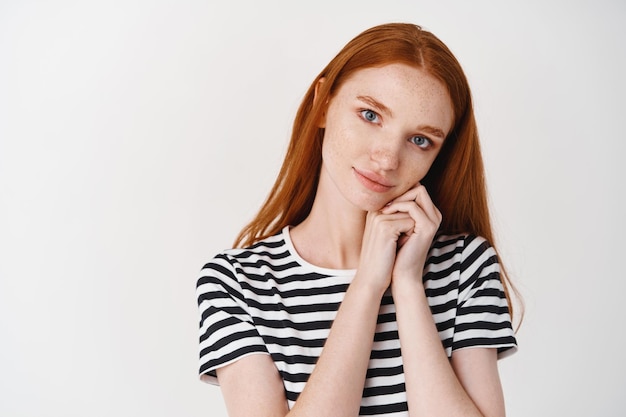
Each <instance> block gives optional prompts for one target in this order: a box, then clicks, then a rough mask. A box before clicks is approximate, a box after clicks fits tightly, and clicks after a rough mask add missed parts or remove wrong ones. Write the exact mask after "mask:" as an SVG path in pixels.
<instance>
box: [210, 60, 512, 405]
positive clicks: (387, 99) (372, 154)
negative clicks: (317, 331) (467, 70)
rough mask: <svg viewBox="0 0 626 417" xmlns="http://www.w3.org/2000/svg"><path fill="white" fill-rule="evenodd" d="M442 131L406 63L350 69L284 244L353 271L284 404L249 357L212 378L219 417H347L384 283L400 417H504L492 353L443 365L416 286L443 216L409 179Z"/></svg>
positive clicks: (441, 101)
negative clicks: (394, 341) (397, 353)
mask: <svg viewBox="0 0 626 417" xmlns="http://www.w3.org/2000/svg"><path fill="white" fill-rule="evenodd" d="M321 82H323V80H322V81H321ZM452 123H453V111H452V103H451V101H450V98H449V96H448V93H447V91H446V89H445V87H444V86H443V85H442V84H441V83H440V82H439V81H438V80H437V79H435V78H433V77H432V76H430V75H429V74H428V73H426V72H424V71H423V70H421V69H417V68H414V67H411V66H407V65H404V64H390V65H386V66H383V67H379V68H368V69H363V70H360V71H358V72H356V73H355V74H354V75H353V76H352V77H351V78H350V79H348V80H346V82H345V83H344V85H343V86H342V87H341V88H340V89H339V90H338V91H337V93H336V94H335V96H334V97H332V99H331V100H330V102H329V103H327V109H326V112H325V117H324V120H323V121H322V125H321V126H320V127H324V128H325V136H324V143H323V148H322V157H323V163H322V168H321V172H320V181H319V186H318V190H317V193H316V197H315V201H314V204H313V208H312V210H311V213H310V215H309V216H308V217H307V218H306V219H305V221H304V222H302V223H301V224H299V225H297V226H296V227H293V228H292V229H291V238H292V241H293V243H294V245H295V247H296V250H297V251H298V253H299V254H300V256H302V257H303V258H304V259H306V260H307V261H308V262H310V263H312V264H315V265H318V266H322V267H328V268H336V269H356V270H357V272H356V274H355V277H354V278H353V281H352V283H351V284H350V286H349V288H348V290H347V292H346V295H345V298H344V301H343V302H342V304H341V306H340V308H339V311H338V312H337V316H336V319H335V321H334V322H333V325H332V328H331V331H330V334H329V337H328V340H327V342H326V344H325V346H324V349H323V352H322V354H321V356H320V358H319V360H318V363H317V365H316V367H315V370H314V371H313V373H312V374H311V377H310V378H309V381H308V382H307V384H306V386H305V388H304V390H303V392H302V393H301V395H300V397H299V398H298V401H297V402H296V404H295V406H294V408H293V409H292V410H288V407H287V401H286V399H285V394H284V388H283V384H282V380H281V379H280V376H279V374H278V371H277V369H276V367H275V366H274V364H273V362H272V360H271V358H270V357H269V356H267V355H251V356H248V357H245V358H243V359H241V360H238V361H236V362H234V363H232V364H230V365H227V366H225V367H223V368H220V369H218V370H217V375H218V378H219V381H220V385H221V388H222V392H223V396H224V399H225V402H226V405H227V408H228V412H229V416H231V417H250V416H258V417H269V416H286V415H289V416H316V417H323V416H329V417H330V416H333V417H338V416H357V415H358V411H359V406H360V402H361V395H362V390H363V384H364V381H365V375H366V371H367V365H368V362H369V355H370V351H371V348H372V343H373V335H374V332H375V328H376V319H377V316H378V309H379V305H380V301H381V298H382V296H383V293H384V292H385V290H386V289H387V288H389V286H391V290H392V294H393V297H394V302H395V304H396V311H397V313H396V315H397V320H398V328H399V335H400V344H401V350H402V357H403V361H404V369H405V377H406V387H407V397H408V403H409V413H410V416H411V417H419V416H430V417H432V416H457V415H458V416H464V417H467V416H503V415H504V401H503V396H502V390H501V385H500V380H499V376H498V369H497V363H496V361H497V358H496V351H495V349H486V348H472V349H464V350H458V351H455V352H454V353H453V355H452V359H451V360H449V359H448V358H447V356H446V354H445V352H444V350H443V347H442V345H441V341H440V339H439V336H438V333H437V330H436V327H435V324H434V321H433V318H432V315H431V312H430V309H429V307H428V303H427V299H426V295H425V291H424V287H423V284H422V279H421V277H422V270H423V268H424V264H425V261H426V257H427V254H428V250H429V247H430V244H431V242H432V239H433V237H434V235H435V233H436V232H437V229H438V227H439V224H440V222H441V213H440V212H439V210H438V209H437V208H436V207H435V206H434V204H433V203H432V201H431V199H430V197H429V195H428V192H427V191H426V189H425V188H424V187H423V186H421V185H420V184H419V181H420V180H421V179H422V178H423V177H424V176H425V175H426V173H427V172H428V169H429V168H430V166H431V165H432V163H433V161H434V159H435V157H436V156H437V154H438V152H439V150H440V149H441V146H442V144H443V141H444V138H445V136H446V135H447V134H448V132H449V131H450V129H451V127H452Z"/></svg>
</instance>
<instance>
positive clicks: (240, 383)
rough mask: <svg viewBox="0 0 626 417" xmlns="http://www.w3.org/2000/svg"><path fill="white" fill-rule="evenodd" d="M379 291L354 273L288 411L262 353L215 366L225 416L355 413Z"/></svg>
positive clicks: (275, 372)
mask: <svg viewBox="0 0 626 417" xmlns="http://www.w3.org/2000/svg"><path fill="white" fill-rule="evenodd" d="M382 294H383V293H382V292H381V291H374V290H372V289H371V288H368V287H367V285H362V284H361V282H360V281H359V280H357V279H356V278H355V281H354V282H353V283H352V284H351V285H350V287H349V288H348V291H347V292H346V296H345V299H344V301H343V302H342V304H341V306H340V308H339V311H338V312H337V317H336V319H335V321H334V322H333V325H332V328H331V331H330V335H329V337H328V339H327V341H326V343H325V345H324V349H323V351H322V354H321V356H320V358H319V360H318V362H317V365H316V366H315V370H314V372H313V373H312V374H311V376H310V378H309V380H308V382H307V384H306V386H305V388H304V390H303V392H302V393H301V394H300V396H299V398H298V401H297V402H296V404H295V406H294V408H293V409H292V410H291V412H289V413H288V410H287V400H286V398H285V392H284V388H283V383H282V380H281V378H280V375H279V373H278V370H277V369H276V367H275V365H274V363H273V362H272V359H271V358H270V357H269V356H268V355H251V356H248V357H245V358H243V359H240V360H238V361H236V362H234V363H232V364H230V365H227V366H225V367H223V368H219V369H218V370H217V376H218V379H219V382H220V386H221V389H222V392H223V396H224V400H225V402H226V406H227V409H228V415H229V416H230V417H252V416H256V417H261V416H263V417H270V416H272V417H274V416H285V415H289V416H315V417H323V416H333V417H339V416H357V415H358V413H359V407H360V404H361V396H362V394H363V384H364V381H365V374H366V372H367V365H368V362H369V356H370V352H371V349H372V343H373V336H374V331H375V328H376V319H377V317H378V310H379V306H380V300H381V298H382Z"/></svg>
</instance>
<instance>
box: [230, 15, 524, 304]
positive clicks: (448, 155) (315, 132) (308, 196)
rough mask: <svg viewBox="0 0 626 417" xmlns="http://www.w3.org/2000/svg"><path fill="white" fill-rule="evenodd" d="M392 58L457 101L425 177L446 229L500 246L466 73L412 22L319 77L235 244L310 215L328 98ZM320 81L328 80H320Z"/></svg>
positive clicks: (357, 41) (369, 33) (349, 49)
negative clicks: (269, 187) (420, 73)
mask: <svg viewBox="0 0 626 417" xmlns="http://www.w3.org/2000/svg"><path fill="white" fill-rule="evenodd" d="M390 63H404V64H408V65H411V66H414V67H417V68H420V69H422V70H425V71H427V72H428V73H429V74H431V75H432V76H434V77H435V78H437V79H438V80H440V81H441V82H442V83H443V84H444V85H445V86H446V88H447V89H448V93H449V94H450V98H451V100H452V103H453V110H454V125H453V128H452V130H451V131H450V133H449V134H448V137H447V138H446V139H445V141H444V144H443V147H442V149H441V151H440V153H439V155H438V156H437V158H436V159H435V161H434V163H433V165H432V167H431V168H430V170H429V171H428V173H427V174H426V176H425V177H424V179H423V180H422V181H421V183H422V184H423V185H424V186H425V187H426V189H427V190H428V192H429V194H430V196H431V198H432V200H433V202H434V204H435V205H436V206H437V208H438V209H439V210H440V211H441V213H442V215H443V220H442V223H441V226H440V232H441V233H446V234H455V233H470V234H475V235H479V236H482V237H484V238H485V239H487V240H488V241H489V242H490V243H491V244H492V245H494V247H495V242H494V236H493V231H492V227H491V221H490V215H489V207H488V203H487V190H486V185H485V174H484V167H483V161H482V155H481V151H480V144H479V140H478V130H477V127H476V120H475V118H474V109H473V105H472V98H471V92H470V88H469V84H468V82H467V78H466V77H465V74H464V72H463V69H462V68H461V65H460V64H459V62H458V61H457V59H456V58H455V57H454V55H453V54H452V52H450V50H449V49H448V47H447V46H446V45H445V44H444V43H443V42H441V41H440V40H439V39H438V38H437V37H436V36H435V35H433V34H432V33H430V32H428V31H425V30H423V29H422V28H421V27H419V26H417V25H413V24H408V23H388V24H383V25H379V26H375V27H372V28H370V29H368V30H366V31H364V32H362V33H361V34H359V35H358V36H356V37H355V38H354V39H352V40H351V41H350V42H348V43H347V44H346V46H344V48H343V49H342V50H341V51H340V52H339V53H338V54H337V55H336V56H335V58H333V60H332V61H330V63H329V64H328V65H327V66H326V68H324V70H323V71H322V72H321V73H320V74H319V75H318V76H317V77H316V78H315V80H314V81H313V83H312V84H311V86H310V87H309V89H308V91H307V93H306V94H305V96H304V99H303V100H302V103H301V105H300V107H299V109H298V112H297V114H296V118H295V121H294V124H293V130H292V134H291V141H290V143H289V147H288V149H287V153H286V155H285V160H284V162H283V165H282V167H281V170H280V172H279V174H278V178H277V179H276V182H275V183H274V186H273V187H272V190H271V191H270V193H269V195H268V197H267V200H266V201H265V203H264V204H263V206H262V207H261V209H260V211H259V212H258V214H257V215H256V217H255V218H254V219H253V220H252V221H251V222H250V223H249V224H248V225H247V226H246V227H244V228H243V230H242V231H241V232H240V233H239V235H238V236H237V239H236V240H235V246H248V245H251V244H253V243H255V242H258V241H259V240H261V239H264V238H266V237H268V236H271V235H274V234H276V233H278V232H279V231H280V230H281V229H282V228H283V227H285V226H287V225H292V226H295V225H297V224H299V223H301V222H302V221H303V220H304V219H305V218H306V217H307V216H308V215H309V212H310V211H311V207H312V206H313V200H314V198H315V194H316V190H317V184H318V180H319V173H320V169H321V165H322V141H323V138H324V129H323V128H320V127H318V126H319V124H320V123H319V122H320V120H321V117H322V115H323V112H324V110H325V106H326V103H327V102H329V101H330V99H331V98H332V97H333V95H334V93H335V92H336V91H337V90H338V89H339V88H340V87H341V85H342V84H343V83H344V82H345V81H346V80H347V79H348V78H349V77H350V76H351V75H352V74H354V73H355V72H356V71H359V70H361V69H363V68H371V67H380V66H383V65H386V64H390ZM322 78H323V79H324V82H322V83H320V82H319V81H320V79H322ZM316 86H317V93H316V91H315V90H316ZM316 94H317V97H316ZM503 272H504V271H503ZM503 277H504V280H503V284H504V288H505V292H506V294H507V298H508V299H509V307H510V308H511V307H512V306H511V301H510V297H509V292H510V291H509V289H513V291H515V290H514V288H513V287H512V285H511V283H510V282H509V280H508V278H507V277H506V274H505V273H503ZM515 292H516V291H515ZM511 313H512V308H511Z"/></svg>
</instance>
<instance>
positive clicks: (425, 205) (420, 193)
mask: <svg viewBox="0 0 626 417" xmlns="http://www.w3.org/2000/svg"><path fill="white" fill-rule="evenodd" d="M415 203H416V204H417V205H418V206H420V208H421V209H422V210H424V213H426V215H427V216H428V218H429V219H431V220H433V221H437V223H441V218H442V216H441V212H440V211H439V209H438V208H437V206H435V203H433V200H432V199H431V198H430V195H429V194H428V191H427V190H426V187H420V188H418V189H417V195H416V197H415Z"/></svg>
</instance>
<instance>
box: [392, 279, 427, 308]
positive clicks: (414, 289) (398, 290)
mask: <svg viewBox="0 0 626 417" xmlns="http://www.w3.org/2000/svg"><path fill="white" fill-rule="evenodd" d="M391 293H392V295H393V298H394V301H396V302H397V301H398V300H401V299H403V298H407V299H410V300H413V301H415V300H416V299H419V298H424V299H426V292H425V290H424V283H423V282H422V278H421V277H419V278H417V277H394V278H393V280H392V281H391Z"/></svg>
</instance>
